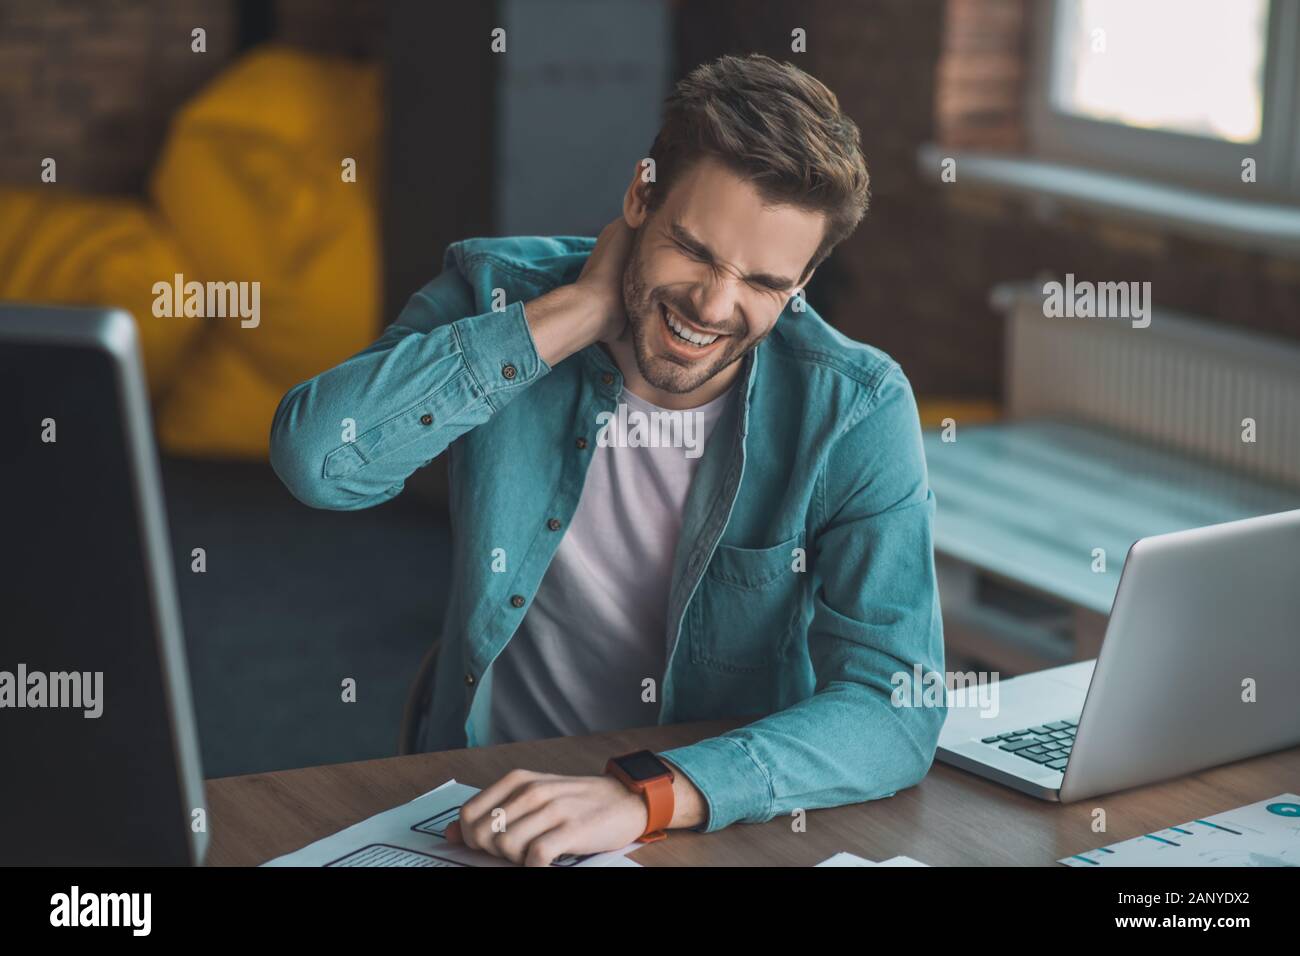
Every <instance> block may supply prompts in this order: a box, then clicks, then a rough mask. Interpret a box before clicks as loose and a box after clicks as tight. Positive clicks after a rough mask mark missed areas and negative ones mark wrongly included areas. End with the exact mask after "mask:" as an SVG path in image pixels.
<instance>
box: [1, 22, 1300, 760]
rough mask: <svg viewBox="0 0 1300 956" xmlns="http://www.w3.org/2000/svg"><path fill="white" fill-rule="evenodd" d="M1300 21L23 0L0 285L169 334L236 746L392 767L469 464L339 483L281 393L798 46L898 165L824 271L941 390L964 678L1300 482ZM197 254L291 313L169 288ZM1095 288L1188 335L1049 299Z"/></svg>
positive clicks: (587, 226)
mask: <svg viewBox="0 0 1300 956" xmlns="http://www.w3.org/2000/svg"><path fill="white" fill-rule="evenodd" d="M498 29H501V30H504V31H505V32H504V34H503V35H502V36H501V39H502V40H503V42H504V50H501V51H500V52H494V51H493V49H492V44H493V31H494V30H498ZM1298 50H1300V3H1297V2H1295V0H1273V2H1272V3H1270V2H1268V0H1149V2H1144V3H1141V4H1134V3H1126V2H1116V0H858V2H849V0H798V2H795V0H693V2H692V0H675V2H674V0H494V2H493V0H475V2H462V3H452V2H438V3H432V2H421V0H393V2H389V3H383V2H376V0H0V146H2V147H3V148H0V299H5V300H19V301H38V302H41V301H44V302H83V303H101V304H113V305H120V306H123V307H126V308H129V309H130V310H131V311H132V312H133V313H134V314H135V316H136V318H137V320H138V322H139V323H140V326H141V333H142V341H143V347H144V351H145V362H146V367H147V371H148V376H149V384H150V389H151V393H152V397H153V400H154V415H155V420H156V424H157V429H158V435H159V441H160V449H161V452H162V455H163V475H164V484H165V489H166V498H167V506H168V512H169V517H170V521H171V532H172V537H173V548H174V551H175V554H176V561H177V570H178V577H179V582H180V589H181V601H182V610H183V616H184V624H185V630H186V639H187V643H188V647H189V654H190V666H191V672H192V682H193V685H194V694H195V703H196V708H197V712H198V717H199V734H200V740H201V745H202V750H203V759H204V763H205V768H204V769H205V772H206V774H207V775H208V776H221V775H226V774H233V773H243V772H250V771H257V770H269V769H277V768H283V767H293V766H304V765H309V764H319V763H326V762H334V761H344V760H356V759H363V758H367V757H379V756H385V755H388V754H391V753H392V752H393V750H394V746H395V744H396V739H397V732H398V723H399V720H400V715H401V709H402V704H403V701H404V699H405V696H406V692H407V685H408V683H409V681H410V680H411V678H412V676H413V675H414V673H415V671H416V668H417V665H418V663H419V661H420V659H421V657H422V655H423V654H424V652H425V650H426V649H427V647H428V646H429V644H430V642H431V641H432V640H433V639H434V638H435V637H436V635H437V633H438V628H439V625H440V621H441V617H442V612H443V608H444V606H445V601H446V583H445V582H446V581H447V579H448V574H449V572H448V568H447V565H446V562H447V546H446V545H447V534H448V531H447V519H446V505H445V500H444V498H443V496H442V481H441V476H440V475H439V474H438V471H439V468H438V466H437V465H436V464H435V466H434V467H432V468H430V469H426V470H425V471H426V472H428V474H425V473H424V472H422V473H421V474H420V475H419V476H418V479H417V480H416V481H414V482H413V483H412V484H413V487H412V490H411V493H408V494H406V495H403V496H402V497H401V498H399V499H397V500H395V501H393V502H391V503H388V504H386V505H384V506H382V507H379V508H376V509H373V510H371V511H367V512H362V513H349V514H331V513H319V512H313V511H311V510H309V509H307V508H305V507H303V506H301V505H299V504H297V503H296V502H295V501H294V500H293V499H292V498H291V497H290V496H289V495H288V493H287V492H286V491H285V490H284V489H283V487H282V486H281V485H280V484H279V482H278V481H277V480H276V478H275V477H274V475H273V474H272V473H271V472H270V469H269V467H268V465H267V463H266V442H267V434H268V431H269V426H270V420H271V415H272V413H273V411H274V409H275V406H276V403H277V402H278V400H279V398H280V396H281V395H283V393H284V392H285V391H286V390H287V389H288V388H289V387H290V386H291V385H293V384H294V383H296V382H298V381H300V380H302V379H304V378H307V377H309V376H311V375H313V374H315V373H317V372H319V371H321V370H323V369H324V368H326V367H328V366H330V365H332V364H334V363H336V362H338V361H340V360H341V359H343V358H344V357H346V356H347V355H349V354H351V353H352V352H354V351H356V350H358V349H360V348H361V347H363V346H364V345H365V344H366V343H368V342H369V341H370V340H371V339H373V338H374V337H376V336H377V335H378V334H379V332H380V331H381V330H382V328H383V326H384V325H385V324H387V323H388V322H390V321H391V320H392V319H393V318H394V317H395V316H396V315H397V313H398V312H399V311H400V309H401V307H402V305H403V303H404V302H405V301H406V299H407V298H408V297H409V296H410V295H411V293H412V292H414V291H415V290H416V289H418V288H419V287H420V286H421V285H423V284H424V283H425V282H427V281H428V280H429V279H431V278H432V277H433V276H434V275H435V274H437V272H438V271H439V269H440V264H441V259H442V253H443V250H444V249H445V247H446V246H447V244H448V243H450V242H452V241H455V240H456V239H459V238H465V237H469V236H475V235H506V234H533V233H539V234H574V233H577V234H594V233H596V232H597V231H599V229H600V227H601V226H602V225H603V224H605V223H606V222H608V221H609V220H610V219H612V218H613V217H614V216H615V215H616V214H617V211H618V208H619V203H620V200H621V195H622V191H623V189H624V187H625V184H626V182H627V180H628V179H629V176H630V172H631V169H632V167H633V165H634V164H635V163H636V162H637V161H638V160H639V159H640V158H641V157H642V156H644V155H645V154H646V152H647V151H648V149H649V145H650V142H651V140H652V138H653V136H654V133H655V131H656V129H657V127H658V119H659V108H660V103H661V101H662V99H663V97H664V96H665V94H666V93H667V92H668V90H669V89H670V88H671V85H672V83H673V82H674V81H675V80H676V79H677V78H678V77H680V76H682V75H683V74H684V73H685V72H687V71H688V70H689V69H691V68H692V67H694V66H695V65H697V64H699V63H701V62H703V61H706V60H710V59H712V58H714V57H716V56H718V55H720V54H722V53H748V52H762V53H767V54H769V55H772V56H774V57H777V58H779V59H783V60H791V61H792V62H794V63H796V64H797V65H799V66H800V67H802V68H804V69H806V70H808V71H809V72H811V73H813V74H814V75H816V76H817V77H819V78H820V79H821V80H822V81H824V82H825V83H826V84H827V85H828V86H829V87H830V88H831V89H832V90H833V91H834V92H835V93H836V94H837V95H838V97H839V99H840V102H841V105H842V106H843V107H844V109H845V110H846V111H847V112H848V113H849V115H851V116H852V117H853V118H854V119H855V120H856V122H857V123H858V125H859V126H860V128H861V130H862V138H863V146H864V151H865V154H866V157H867V162H868V165H869V168H870V171H871V175H872V206H871V211H870V212H869V214H868V216H867V219H866V220H865V221H864V223H863V225H862V227H861V228H860V229H859V230H858V232H857V233H856V234H855V235H854V236H853V237H852V238H850V239H849V240H848V241H846V242H845V243H844V244H843V245H842V246H841V247H840V248H839V249H838V250H837V251H836V252H835V254H834V255H833V257H832V258H831V260H830V261H829V262H828V263H827V264H826V265H825V266H823V267H822V269H820V270H819V271H818V273H817V276H816V278H815V280H814V282H813V284H812V285H811V286H810V288H809V290H808V298H809V301H810V302H811V303H812V304H813V306H814V307H815V308H816V309H817V310H818V311H819V312H820V313H821V314H822V315H823V316H824V317H826V318H827V319H828V320H829V321H831V322H832V324H834V325H836V326H837V327H838V328H839V329H841V330H842V331H844V332H845V333H847V334H848V335H850V336H852V337H855V338H858V339H861V340H864V341H867V342H870V343H872V344H874V345H876V346H879V347H880V348H883V349H884V350H886V351H887V352H889V353H890V354H891V355H893V357H894V358H896V359H897V360H898V361H899V362H900V363H901V364H902V366H903V368H904V370H905V371H906V373H907V374H908V376H909V377H910V379H911V381H912V383H913V385H914V387H915V388H916V390H917V393H918V396H919V398H920V400H921V406H922V415H923V419H924V421H925V423H926V424H927V426H930V427H931V431H929V432H928V434H927V443H928V450H929V460H930V468H931V477H932V481H933V483H934V487H935V491H936V495H937V497H938V500H939V518H938V525H937V529H936V545H937V549H938V552H939V553H938V562H939V569H940V574H941V585H942V588H943V592H944V593H943V599H944V608H945V625H946V630H947V634H948V655H949V664H950V667H952V668H964V667H979V668H982V669H989V670H997V671H999V672H1000V673H1001V674H1003V675H1004V676H1009V675H1010V674H1014V673H1019V672H1024V671H1027V670H1033V669H1037V668H1041V667H1044V666H1050V665H1052V664H1055V663H1064V662H1067V661H1069V660H1074V659H1079V658H1083V657H1089V656H1093V655H1095V653H1096V648H1097V645H1098V643H1099V641H1100V635H1101V632H1102V630H1103V628H1104V623H1105V616H1106V613H1107V611H1108V610H1109V607H1110V601H1111V599H1112V597H1113V594H1114V588H1115V585H1116V583H1117V581H1118V574H1119V570H1120V568H1121V567H1122V564H1123V559H1124V554H1125V551H1126V550H1127V547H1128V545H1129V544H1131V542H1132V541H1133V540H1135V539H1136V538H1137V537H1140V536H1143V535H1145V534H1151V533H1158V532H1160V531H1167V530H1175V529H1177V528H1182V527H1191V526H1194V525H1199V524H1208V523H1212V522H1214V521H1218V520H1229V519H1231V518H1234V517H1241V516H1245V515H1248V514H1257V513H1263V512H1267V511H1276V510H1283V509H1285V508H1291V507H1300V420H1298V417H1300V123H1298V122H1297V114H1298V113H1300V110H1298V109H1297V107H1298V106H1300V62H1298V54H1297V51H1298ZM349 160H351V161H352V162H353V163H354V166H355V170H356V176H355V182H352V181H348V180H347V179H346V177H345V176H341V175H340V169H341V166H343V165H345V164H346V163H347V161H349ZM176 274H182V275H184V277H185V279H186V280H191V279H193V280H198V281H252V280H256V281H259V282H260V283H261V285H262V312H263V319H262V323H261V325H260V326H259V327H258V328H257V329H241V328H240V327H239V324H238V323H237V322H232V321H224V322H223V321H221V320H217V321H213V320H205V319H184V318H154V317H153V316H152V314H151V306H152V302H153V298H154V296H153V292H152V287H153V284H154V283H155V282H158V281H160V280H161V281H170V280H171V279H172V277H173V276H174V275H176ZM1067 275H1069V276H1072V277H1073V279H1072V281H1074V280H1077V281H1081V282H1092V283H1126V284H1127V283H1139V284H1140V283H1150V290H1151V299H1152V300H1153V301H1154V305H1155V312H1154V321H1153V322H1152V323H1151V325H1150V326H1149V327H1146V328H1138V327H1135V325H1133V324H1131V323H1130V322H1128V321H1122V320H1120V321H1116V320H1105V321H1102V320H1088V319H1067V318H1056V317H1049V316H1048V315H1047V314H1046V312H1045V310H1044V307H1043V297H1042V291H1043V284H1044V282H1045V281H1048V280H1064V278H1065V277H1066V276H1067ZM87 480H88V481H89V480H93V476H87ZM196 547H202V548H204V549H205V551H206V554H207V570H206V571H205V572H203V573H193V572H192V571H191V568H190V555H191V552H192V550H193V549H194V548H196ZM376 599H378V600H379V602H381V603H379V604H378V605H377V604H376ZM376 606H381V607H383V608H385V611H384V612H383V613H382V614H379V615H377V614H376V613H375V612H374V611H373V608H375V607H376ZM1225 639H1230V636H1225ZM344 677H352V678H355V679H356V681H357V686H358V700H357V702H356V703H355V704H348V705H343V704H341V703H340V702H339V685H340V681H341V680H342V679H343V678H344Z"/></svg>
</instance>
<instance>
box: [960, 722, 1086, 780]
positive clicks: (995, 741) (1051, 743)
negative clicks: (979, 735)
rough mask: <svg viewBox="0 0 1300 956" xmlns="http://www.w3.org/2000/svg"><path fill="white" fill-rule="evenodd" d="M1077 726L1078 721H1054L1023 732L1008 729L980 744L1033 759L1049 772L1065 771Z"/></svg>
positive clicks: (1027, 728) (1028, 728) (983, 740)
mask: <svg viewBox="0 0 1300 956" xmlns="http://www.w3.org/2000/svg"><path fill="white" fill-rule="evenodd" d="M1078 726H1079V722H1078V721H1077V720H1053V721H1051V722H1049V723H1046V724H1038V725H1037V726H1034V727H1026V728H1025V729H1024V730H1009V731H1007V732H1006V733H1005V734H996V735H995V736H992V737H985V738H983V739H982V740H981V741H980V743H985V744H990V745H992V746H994V747H997V748H998V749H999V750H1005V751H1006V752H1007V753H1011V754H1015V755H1016V756H1017V757H1024V758H1025V759H1026V760H1032V761H1033V762H1034V763H1038V764H1042V765H1043V766H1044V767H1047V768H1048V769H1049V770H1061V771H1064V770H1065V764H1066V762H1067V761H1068V760H1069V759H1070V751H1071V750H1073V749H1074V731H1075V729H1076V728H1077V727H1078Z"/></svg>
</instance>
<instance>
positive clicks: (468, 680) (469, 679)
mask: <svg viewBox="0 0 1300 956" xmlns="http://www.w3.org/2000/svg"><path fill="white" fill-rule="evenodd" d="M465 686H466V687H473V686H474V675H473V674H466V675H465Z"/></svg>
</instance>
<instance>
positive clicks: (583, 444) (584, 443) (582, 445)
mask: <svg viewBox="0 0 1300 956" xmlns="http://www.w3.org/2000/svg"><path fill="white" fill-rule="evenodd" d="M573 444H574V445H576V446H577V447H578V451H582V450H583V449H584V448H586V447H587V439H585V438H579V439H578V440H577V441H575V442H574V443H573Z"/></svg>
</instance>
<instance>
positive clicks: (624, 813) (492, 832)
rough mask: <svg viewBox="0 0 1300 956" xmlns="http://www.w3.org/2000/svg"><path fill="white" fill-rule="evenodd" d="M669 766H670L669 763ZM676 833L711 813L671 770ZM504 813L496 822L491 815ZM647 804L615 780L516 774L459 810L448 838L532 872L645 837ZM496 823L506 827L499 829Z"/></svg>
mask: <svg viewBox="0 0 1300 956" xmlns="http://www.w3.org/2000/svg"><path fill="white" fill-rule="evenodd" d="M665 762H666V761H665ZM673 776H674V778H675V779H674V781H673V799H674V810H673V822H672V823H671V824H670V826H671V827H673V828H681V827H693V826H698V825H700V824H701V823H703V822H704V821H705V819H706V817H707V815H708V809H707V805H706V804H705V801H704V797H703V795H702V794H701V793H700V792H699V790H697V789H696V788H695V785H694V784H692V783H691V782H690V780H688V779H687V777H686V775H685V774H683V773H682V772H681V771H679V770H677V768H676V767H674V768H673ZM495 810H501V811H504V813H498V814H496V815H495V816H494V815H493V811H495ZM646 815H647V814H646V805H645V799H644V798H643V797H642V796H641V795H640V794H637V793H633V792H632V791H631V790H629V789H627V787H625V786H624V785H623V784H622V783H620V782H619V781H618V780H616V779H614V778H613V777H610V776H599V777H570V776H564V775H561V774H553V773H534V772H533V771H531V770H512V771H511V772H510V773H508V774H506V775H505V776H504V777H502V778H501V779H500V780H498V781H497V782H496V783H494V784H492V785H491V786H490V787H485V788H484V789H483V790H482V791H480V792H479V793H478V794H477V795H476V796H474V797H473V798H471V799H470V800H469V801H468V802H467V803H466V804H465V805H464V806H463V807H461V808H460V819H459V820H457V821H456V822H455V823H453V824H452V825H451V826H450V827H448V828H447V839H448V840H449V841H451V842H452V843H463V844H464V845H466V846H468V847H471V848H473V849H477V850H483V851H485V852H487V853H491V854H492V855H493V856H499V857H504V858H505V859H507V860H511V861H513V862H515V863H522V864H524V865H526V866H549V865H550V863H551V861H552V860H554V859H555V858H556V857H558V856H562V855H563V854H566V853H571V854H574V855H581V854H586V853H603V852H606V851H608V850H619V849H622V848H623V847H625V846H627V845H628V844H629V843H631V842H632V841H633V840H635V839H636V838H637V837H639V836H641V834H642V833H644V832H645V827H646ZM495 820H500V821H501V822H499V823H496V826H495V828H494V826H493V823H494V821H495Z"/></svg>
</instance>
